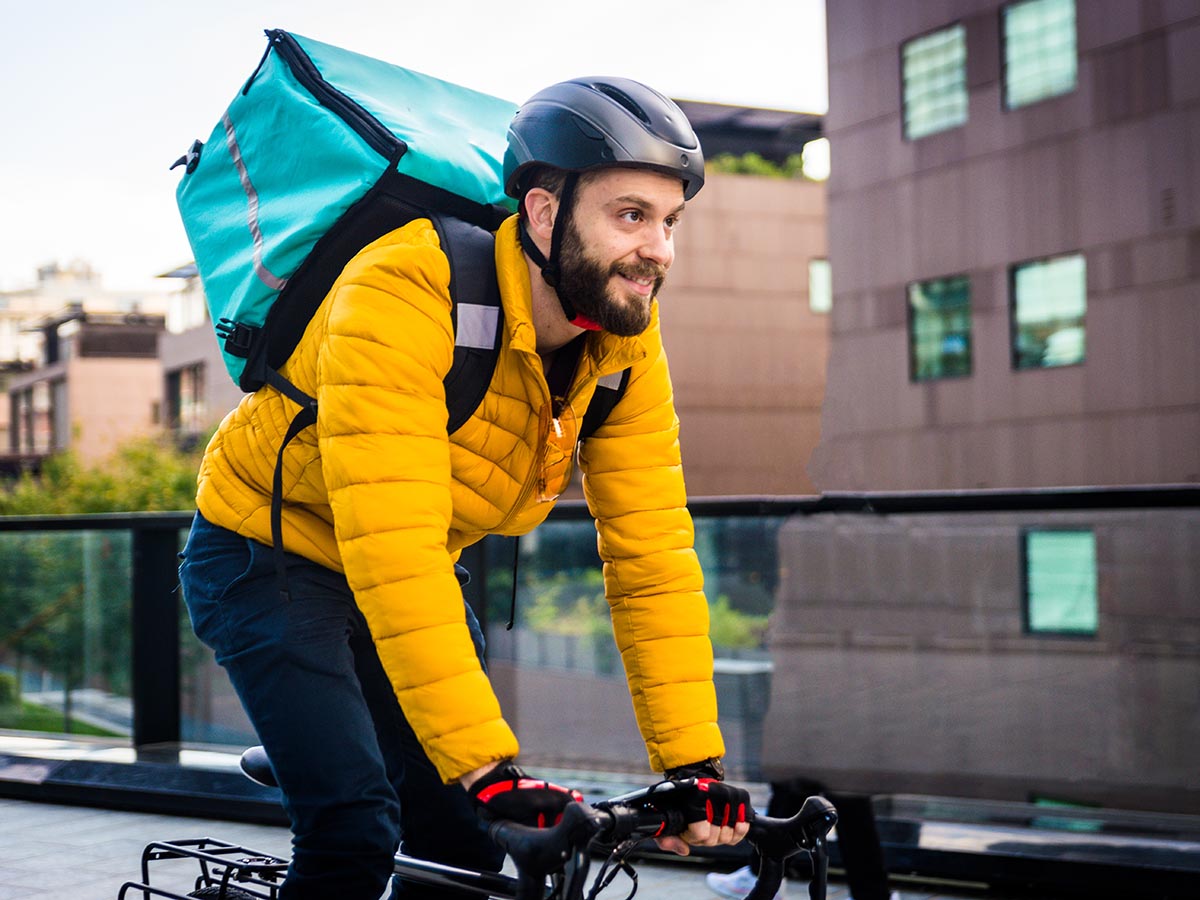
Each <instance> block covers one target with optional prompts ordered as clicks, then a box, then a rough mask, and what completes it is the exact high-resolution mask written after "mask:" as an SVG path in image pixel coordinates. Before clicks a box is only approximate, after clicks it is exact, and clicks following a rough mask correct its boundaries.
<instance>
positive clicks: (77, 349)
mask: <svg viewBox="0 0 1200 900" xmlns="http://www.w3.org/2000/svg"><path fill="white" fill-rule="evenodd" d="M162 329H163V318H162V316H148V315H143V314H141V313H127V314H124V315H120V314H116V313H88V312H85V311H84V310H83V308H82V306H81V305H79V304H75V305H72V306H71V307H69V308H68V310H67V311H66V312H65V313H64V314H62V315H59V316H53V317H49V318H47V319H45V320H43V321H42V322H41V323H40V327H39V331H40V332H41V345H42V352H43V356H42V359H41V360H40V363H39V364H38V365H36V366H35V367H34V368H32V369H30V370H28V371H25V372H21V373H19V374H16V375H13V376H11V377H10V379H9V384H8V400H9V402H8V408H9V415H10V429H9V448H8V449H9V452H10V454H12V455H13V456H17V457H22V458H30V457H38V456H45V455H47V454H50V453H57V452H60V451H63V450H67V449H73V450H75V451H76V452H77V453H78V455H79V457H80V459H81V460H83V461H85V462H94V461H96V460H99V459H103V458H104V457H105V456H107V455H109V454H110V453H111V452H112V451H113V450H115V449H116V448H117V446H118V445H119V444H120V443H121V442H122V441H123V440H125V439H127V438H130V437H133V436H136V435H144V434H151V433H153V432H154V431H155V430H156V429H157V427H158V423H159V421H160V419H161V403H162V388H161V379H160V374H159V373H160V369H159V364H158V337H159V334H160V333H161V331H162Z"/></svg>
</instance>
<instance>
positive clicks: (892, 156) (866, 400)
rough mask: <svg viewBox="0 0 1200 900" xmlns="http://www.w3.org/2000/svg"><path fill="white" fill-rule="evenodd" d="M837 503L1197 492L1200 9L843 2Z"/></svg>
mask: <svg viewBox="0 0 1200 900" xmlns="http://www.w3.org/2000/svg"><path fill="white" fill-rule="evenodd" d="M828 31H829V61H830V112H829V115H828V117H827V120H826V125H827V127H826V132H827V135H828V137H829V139H830V142H831V145H832V154H833V157H834V166H833V176H832V179H831V181H830V187H829V221H830V258H831V260H832V263H833V272H834V285H835V295H834V301H833V310H832V351H831V360H830V367H829V373H828V392H827V395H826V403H825V407H824V418H823V423H822V429H823V433H822V439H821V446H820V448H819V449H818V451H817V453H816V454H815V456H814V459H813V461H812V464H811V466H810V472H811V474H812V477H813V481H814V482H815V483H816V486H817V487H818V488H819V489H820V490H823V491H828V490H841V489H856V490H857V489H861V490H910V489H936V488H976V487H1027V486H1054V485H1074V484H1088V485H1106V484H1132V483H1178V482H1196V481H1200V449H1198V448H1200V365H1198V364H1197V363H1198V362H1200V352H1198V350H1197V348H1198V346H1200V182H1198V181H1197V178H1196V172H1197V171H1198V169H1200V4H1197V3H1195V2H1160V0H1140V2H1139V0H1088V2H1083V0H1080V2H1074V0H1021V2H1013V3H1000V2H997V0H949V2H944V3H909V4H894V3H884V2H880V0H838V2H837V3H829V4H828Z"/></svg>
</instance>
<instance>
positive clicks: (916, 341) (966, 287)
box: [908, 275, 971, 381]
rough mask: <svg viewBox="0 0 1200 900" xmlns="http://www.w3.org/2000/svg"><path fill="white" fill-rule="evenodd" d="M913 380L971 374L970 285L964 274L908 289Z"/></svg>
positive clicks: (910, 371) (910, 366)
mask: <svg viewBox="0 0 1200 900" xmlns="http://www.w3.org/2000/svg"><path fill="white" fill-rule="evenodd" d="M908 343H909V375H910V377H911V378H912V380H913V381H925V380H927V379H931V378H951V377H955V376H961V375H970V374H971V283H970V280H969V279H968V278H967V277H966V276H965V275H960V276H956V277H954V278H938V279H935V280H933V281H922V282H919V283H916V284H910V285H909V286H908Z"/></svg>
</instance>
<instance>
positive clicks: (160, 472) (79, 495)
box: [0, 437, 204, 516]
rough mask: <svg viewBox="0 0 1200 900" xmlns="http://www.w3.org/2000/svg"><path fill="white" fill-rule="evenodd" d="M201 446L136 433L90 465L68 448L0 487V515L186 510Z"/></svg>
mask: <svg viewBox="0 0 1200 900" xmlns="http://www.w3.org/2000/svg"><path fill="white" fill-rule="evenodd" d="M203 446H204V445H203V443H201V444H200V445H199V447H198V448H197V449H196V450H192V451H184V450H180V449H179V448H178V447H177V446H176V445H175V444H174V443H173V442H172V441H171V440H170V439H169V438H167V437H151V438H137V439H134V440H131V441H128V442H127V443H125V444H122V445H121V446H120V447H119V448H118V449H117V451H116V452H115V453H113V454H112V455H111V456H109V457H108V458H107V459H105V460H103V461H102V462H100V463H99V464H97V465H94V466H86V465H84V464H83V463H82V462H81V461H80V460H79V457H78V456H77V455H76V454H75V453H74V452H73V451H67V452H65V453H60V454H57V455H55V456H52V457H50V458H49V459H48V460H46V462H45V464H44V465H43V467H42V471H41V474H40V475H33V474H30V473H26V474H25V475H23V476H21V477H20V478H19V479H18V480H17V481H16V482H15V483H13V484H12V485H11V486H10V487H9V488H8V489H7V490H0V515H5V516H18V515H72V514H74V515H78V514H81V513H101V512H143V511H153V510H183V509H191V508H192V507H193V506H194V505H195V500H194V498H195V495H196V472H197V470H198V469H199V468H200V456H201V451H202V449H203Z"/></svg>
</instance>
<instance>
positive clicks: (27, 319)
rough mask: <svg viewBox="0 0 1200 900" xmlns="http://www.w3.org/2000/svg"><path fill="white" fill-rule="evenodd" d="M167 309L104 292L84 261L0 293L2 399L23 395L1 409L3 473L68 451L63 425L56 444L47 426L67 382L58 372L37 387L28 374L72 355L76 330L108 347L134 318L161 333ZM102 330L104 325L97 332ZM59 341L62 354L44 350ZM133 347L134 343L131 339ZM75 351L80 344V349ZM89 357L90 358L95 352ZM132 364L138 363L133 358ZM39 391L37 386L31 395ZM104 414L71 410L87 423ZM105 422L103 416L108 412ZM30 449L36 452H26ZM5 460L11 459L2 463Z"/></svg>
mask: <svg viewBox="0 0 1200 900" xmlns="http://www.w3.org/2000/svg"><path fill="white" fill-rule="evenodd" d="M165 305H166V304H165V300H164V299H163V298H162V297H158V296H155V295H152V294H150V295H147V294H142V293H132V294H131V293H128V292H123V291H110V290H106V289H105V288H104V287H103V286H102V284H101V280H100V275H99V273H97V272H96V271H95V270H94V269H93V268H92V267H91V266H90V265H88V264H87V263H85V262H82V261H75V262H72V263H70V264H68V265H60V264H58V263H51V264H49V265H45V266H42V267H41V268H40V269H38V271H37V280H36V283H35V284H34V286H33V287H30V288H27V289H24V290H17V291H5V292H2V293H0V394H3V395H4V396H5V397H6V398H7V397H9V396H10V388H14V385H18V384H19V385H20V387H19V388H15V389H17V390H19V391H20V392H21V396H20V397H19V398H18V397H16V396H12V399H11V401H10V400H9V399H6V400H4V402H0V470H3V471H5V472H12V471H14V470H15V469H22V468H27V467H28V466H29V465H31V464H36V459H37V457H38V456H39V455H41V454H44V453H45V452H46V451H47V449H48V448H50V447H54V448H55V449H63V448H64V447H66V446H67V445H68V444H69V443H70V434H71V427H72V426H71V425H70V424H69V423H68V422H67V421H66V420H63V421H61V422H59V423H58V425H57V426H56V427H57V429H58V431H57V436H56V437H52V430H53V428H52V425H51V420H50V418H49V415H50V404H51V399H50V398H51V393H52V389H51V385H52V384H57V383H59V382H60V381H61V379H62V377H64V376H63V373H62V372H61V371H60V372H58V373H57V374H54V375H52V376H48V377H47V380H46V381H45V382H44V383H43V382H42V381H41V374H28V373H31V372H33V370H34V369H36V367H37V366H39V365H42V364H44V363H45V362H46V360H48V359H50V358H52V357H53V358H54V359H55V360H56V361H62V358H61V352H66V350H69V347H70V346H71V341H72V335H73V334H76V333H77V332H78V329H80V328H81V327H82V328H84V330H86V331H87V332H88V335H89V337H88V341H89V342H91V341H92V340H93V339H94V335H95V334H96V333H98V332H97V329H100V328H102V327H103V328H105V329H109V332H108V333H109V334H110V338H106V339H105V340H106V341H107V340H110V339H111V335H112V334H114V332H112V331H111V329H112V328H113V327H115V326H119V325H120V324H121V323H124V322H125V321H126V319H125V317H126V316H130V317H132V318H131V319H130V321H132V322H139V321H141V319H140V317H143V316H149V317H150V319H149V321H155V320H156V319H155V317H157V320H158V321H159V322H160V325H161V318H162V316H161V314H162V312H163V311H164V310H165ZM81 316H82V317H84V318H81ZM97 317H99V318H97ZM85 318H86V319H87V321H88V323H89V324H87V325H86V326H84V325H83V324H82V323H84V321H85ZM59 319H61V320H62V321H61V322H59V324H58V325H54V326H53V327H51V328H50V329H49V330H47V326H48V325H51V324H52V323H54V322H55V321H57V320H59ZM101 322H105V323H106V324H104V325H103V326H102V325H101ZM59 326H61V327H59ZM115 333H119V332H115ZM60 337H61V341H62V343H61V346H60V347H59V348H55V347H50V346H48V345H47V341H48V340H49V341H58V340H59V339H60ZM136 340H138V339H137V338H135V341H136ZM75 343H76V344H78V341H75ZM91 346H93V345H92V344H90V343H89V347H91ZM144 349H145V348H144V347H142V346H140V345H139V346H138V347H137V348H134V350H133V352H134V353H135V354H141V353H143V352H144ZM60 351H61V352H60ZM88 352H89V353H92V350H89V351H88ZM117 352H119V348H114V347H112V346H108V347H107V349H105V351H104V353H105V354H106V358H108V359H113V358H115V356H114V354H115V353H117ZM92 358H95V357H94V356H93V357H92ZM133 358H142V357H140V356H137V355H135V357H133ZM60 368H61V367H60ZM97 371H99V370H97ZM91 374H94V373H91ZM37 384H41V386H39V387H35V385H37ZM97 387H99V386H97ZM56 390H58V391H59V393H60V395H63V391H64V390H65V388H62V387H60V388H56ZM80 390H87V389H84V388H80ZM100 391H101V393H103V391H104V389H103V388H100ZM63 396H65V395H63ZM156 399H157V395H156ZM17 406H19V407H20V408H21V410H22V412H21V415H23V416H24V417H25V430H24V432H23V433H22V434H21V435H19V436H18V435H17V434H15V433H14V432H12V430H11V426H10V421H11V419H10V416H12V415H13V413H12V410H13V409H14V408H16V407H17ZM65 409H66V407H64V406H62V405H61V404H60V407H59V413H60V414H63V412H64V411H65ZM104 409H105V407H104V406H103V405H102V406H100V407H95V406H93V405H92V404H89V403H82V404H76V405H75V406H74V407H73V415H74V416H76V417H84V418H87V417H88V416H90V415H91V414H92V412H93V410H94V411H95V414H96V415H100V414H101V411H102V410H104ZM103 414H104V415H107V412H104V413H103ZM118 418H119V417H118ZM76 424H81V426H82V428H83V430H84V431H86V432H88V433H89V434H90V433H100V432H102V431H104V429H105V426H102V425H101V424H100V423H96V424H95V425H94V426H93V424H91V423H82V422H81V420H78V419H77V420H76ZM29 447H37V448H40V449H38V450H36V451H26V450H25V449H24V448H29ZM16 448H22V449H20V450H18V449H16ZM29 452H32V453H33V457H30V456H29V455H28V454H29ZM6 454H7V455H8V456H9V458H7V459H6V458H5V456H6ZM14 454H15V456H14Z"/></svg>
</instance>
